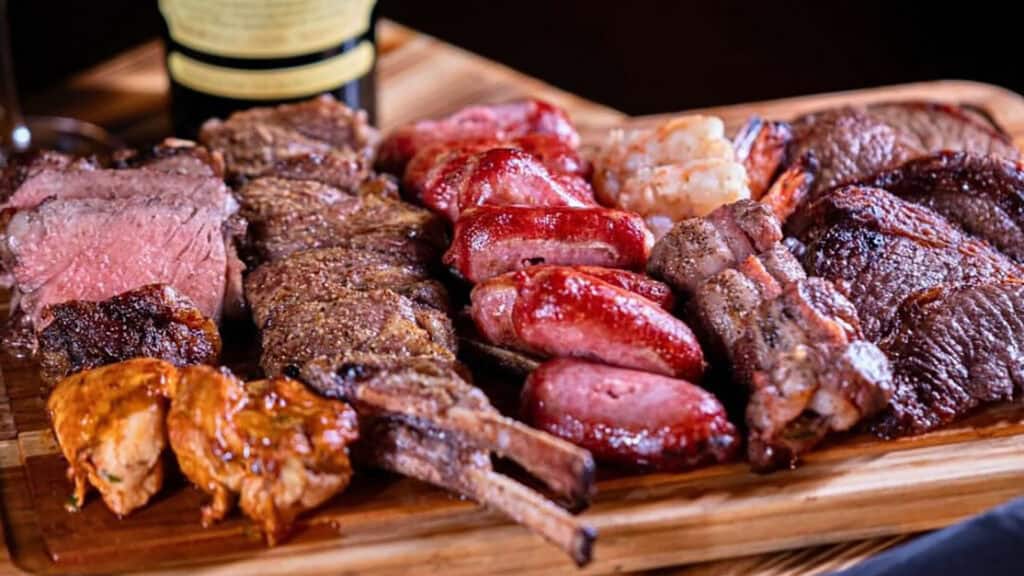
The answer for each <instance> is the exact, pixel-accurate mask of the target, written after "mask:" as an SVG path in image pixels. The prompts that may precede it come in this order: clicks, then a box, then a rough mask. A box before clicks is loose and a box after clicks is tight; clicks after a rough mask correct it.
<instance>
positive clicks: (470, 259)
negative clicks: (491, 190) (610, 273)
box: [444, 206, 654, 283]
mask: <svg viewBox="0 0 1024 576" xmlns="http://www.w3.org/2000/svg"><path fill="white" fill-rule="evenodd" d="M653 243H654V237H653V236H652V235H651V232H650V230H648V229H647V226H646V225H645V224H644V221H643V219H642V218H641V217H640V216H638V215H636V214H633V213H631V212H623V211H620V210H612V209H610V208H599V207H592V208H570V207H536V206H481V207H479V208H474V209H472V210H470V211H468V212H465V213H463V214H462V215H461V217H460V218H459V220H458V222H456V223H455V235H454V238H453V239H452V243H451V246H450V247H449V248H448V252H446V253H445V255H444V262H445V264H447V265H448V266H450V267H452V268H453V269H454V270H455V271H456V272H458V273H459V274H460V275H461V276H462V277H463V278H465V279H466V280H468V281H470V282H474V283H475V282H481V281H483V280H486V279H487V278H491V277H494V276H497V275H499V274H503V273H505V272H510V271H513V270H521V269H523V268H526V267H527V266H532V265H536V264H560V265H583V266H603V267H607V268H624V269H627V270H637V271H641V270H643V269H644V266H645V265H646V263H647V257H648V256H649V255H650V253H651V246H652V245H653Z"/></svg>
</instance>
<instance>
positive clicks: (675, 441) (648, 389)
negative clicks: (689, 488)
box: [522, 359, 740, 471]
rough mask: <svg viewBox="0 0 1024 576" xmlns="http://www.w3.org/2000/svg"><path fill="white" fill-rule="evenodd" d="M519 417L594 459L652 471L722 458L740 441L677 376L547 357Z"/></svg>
mask: <svg viewBox="0 0 1024 576" xmlns="http://www.w3.org/2000/svg"><path fill="white" fill-rule="evenodd" d="M522 414H523V419H524V420H526V421H527V422H528V423H530V424H531V425H533V426H535V427H536V428H539V429H541V430H544V431H546V432H548V433H550V434H553V435H555V436H558V437H560V438H563V439H565V440H567V441H569V442H572V443H573V444H576V445H577V446H580V447H582V448H585V449H587V450H589V451H590V452H591V453H592V454H593V455H594V457H595V458H597V459H598V460H603V461H605V462H612V463H616V464H621V465H627V466H636V467H642V468H649V469H656V470H673V471H675V470H684V469H687V468H692V467H694V466H700V465H702V464H711V463H716V462H723V461H726V460H728V459H730V458H731V457H732V456H733V455H734V454H735V453H736V451H737V449H738V448H739V445H740V440H739V437H738V435H737V433H736V429H735V428H734V427H733V425H732V423H730V422H729V420H728V418H727V417H726V414H725V409H724V408H723V407H722V404H721V403H720V402H719V401H718V399H717V398H715V397H714V395H712V394H711V393H709V392H707V391H706V390H704V389H703V388H700V387H698V386H695V385H693V384H690V383H689V382H686V381H685V380H678V379H674V378H667V377H665V376H659V375H657V374H648V373H646V372H639V371H635V370H627V369H623V368H614V367H611V366H604V365H601V364H593V363H590V362H586V361H582V360H574V359H558V360H551V361H550V362H547V363H545V364H543V365H541V367H540V368H538V369H537V370H535V371H534V372H533V373H531V374H530V376H529V378H527V380H526V386H525V387H524V388H523V398H522Z"/></svg>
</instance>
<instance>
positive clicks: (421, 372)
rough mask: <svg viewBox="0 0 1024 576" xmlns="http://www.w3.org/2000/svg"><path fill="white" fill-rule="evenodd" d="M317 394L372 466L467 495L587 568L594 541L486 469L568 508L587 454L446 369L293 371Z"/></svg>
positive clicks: (383, 363) (380, 358)
mask: <svg viewBox="0 0 1024 576" xmlns="http://www.w3.org/2000/svg"><path fill="white" fill-rule="evenodd" d="M302 377H303V379H304V380H305V381H306V382H308V383H310V384H311V385H312V386H313V387H314V388H316V389H317V390H319V391H320V392H321V393H323V394H325V395H327V396H329V397H336V398H341V399H343V400H345V401H347V402H350V403H352V405H353V406H354V407H355V408H356V410H357V411H358V412H359V415H360V419H361V421H362V423H363V430H364V431H365V432H364V438H366V439H367V442H368V443H367V444H366V445H365V446H364V451H365V452H364V454H365V457H366V458H367V459H368V460H369V461H370V462H371V463H374V464H376V465H378V466H381V467H383V468H385V469H387V470H392V471H395V472H398V473H401V474H405V475H409V476H412V477H414V478H418V479H420V480H424V481H427V482H430V483H433V484H435V485H438V486H441V487H444V488H448V489H450V490H453V491H455V492H458V493H460V494H464V495H467V496H469V497H472V498H474V499H476V500H477V501H479V502H481V503H483V504H486V505H489V506H492V507H494V508H496V509H498V510H501V511H502V512H504V513H506V514H508V515H509V516H511V517H512V518H513V519H515V520H516V521H517V522H521V523H523V524H525V525H527V526H528V527H530V528H531V529H533V530H534V531H536V532H537V533H539V534H541V535H542V536H544V537H545V538H547V539H548V540H549V541H551V542H552V543H554V544H556V545H557V546H559V547H560V548H562V549H563V550H565V551H567V552H568V553H569V554H570V555H571V556H572V558H573V559H574V560H575V561H576V562H577V563H579V564H584V563H586V562H587V561H589V559H590V552H591V546H592V543H593V540H594V538H595V536H596V533H595V532H594V531H593V530H592V529H591V528H589V527H586V526H583V525H580V524H579V523H577V522H576V521H574V520H573V519H572V518H571V517H570V516H569V515H567V514H566V513H565V512H564V511H562V510H561V509H559V508H558V507H556V506H554V505H553V504H551V503H550V502H548V501H546V500H545V499H544V498H542V497H541V496H540V495H538V494H536V493H535V492H533V491H532V490H529V489H528V488H525V487H524V486H522V485H520V484H518V483H516V482H513V481H511V480H510V479H508V478H506V477H504V476H501V475H500V474H497V473H495V472H494V471H493V470H492V469H491V462H490V458H489V455H488V453H489V452H492V451H493V452H495V453H497V454H499V455H502V456H507V457H509V458H512V459H513V460H515V461H516V462H518V463H519V464H521V465H522V466H523V467H524V468H526V469H527V470H529V471H530V472H532V473H533V474H535V475H537V476H538V477H539V478H541V479H542V480H544V481H545V482H546V483H547V484H548V486H550V487H551V488H552V489H553V490H555V491H556V492H557V493H558V494H560V495H561V496H563V497H566V498H568V499H569V501H570V503H571V504H572V505H573V506H578V505H580V504H582V503H583V502H585V500H586V499H587V498H588V497H589V495H590V492H591V490H592V485H591V483H592V481H593V476H594V463H593V461H592V459H591V456H590V453H589V452H587V451H585V450H581V449H579V448H576V447H575V446H572V445H571V444H568V443H567V442H564V441H562V440H559V439H557V438H555V437H553V436H549V435H547V434H545V433H542V432H539V431H537V430H533V429H531V428H529V427H527V426H524V425H522V424H519V423H518V422H516V421H514V420H511V419H508V418H504V417H502V416H501V415H500V414H498V413H497V411H495V410H494V408H492V407H491V405H490V403H489V402H488V401H487V398H486V397H485V396H484V395H483V393H482V392H481V391H480V390H479V389H477V388H474V387H473V386H470V385H469V384H467V383H466V382H465V381H464V380H463V379H462V378H461V377H460V375H459V373H458V372H457V371H456V370H455V369H454V368H453V366H452V365H451V363H449V362H444V361H439V360H437V359H436V358H423V357H408V356H406V357H387V356H384V355H379V354H370V355H367V354H344V355H341V356H338V357H334V358H327V357H323V358H319V359H317V360H314V361H313V362H310V363H307V364H306V365H305V366H304V367H303V368H302Z"/></svg>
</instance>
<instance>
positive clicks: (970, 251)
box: [798, 186, 1024, 342]
mask: <svg viewBox="0 0 1024 576" xmlns="http://www.w3.org/2000/svg"><path fill="white" fill-rule="evenodd" d="M805 216H806V218H804V223H803V230H801V231H800V233H799V236H798V237H799V239H800V240H801V241H802V242H803V243H804V244H805V246H806V251H805V252H804V256H803V264H804V267H805V268H806V269H807V273H808V275H811V276H820V277H822V278H826V279H828V280H831V281H832V282H833V283H834V284H835V285H836V287H837V288H838V289H839V291H840V292H842V293H843V294H844V295H845V296H846V297H848V298H849V299H850V300H851V301H852V302H853V303H854V305H855V306H856V307H857V311H858V312H859V315H860V321H861V325H862V326H863V328H864V335H865V337H866V338H867V339H868V340H870V341H874V342H877V341H878V340H880V339H881V338H883V337H884V336H886V335H887V334H889V333H890V332H891V331H892V330H893V328H894V327H895V326H896V325H897V314H896V312H897V309H898V308H899V306H900V304H901V303H902V302H903V301H904V300H905V299H906V298H907V297H908V296H910V295H911V294H914V293H916V292H919V291H921V290H926V289H929V288H933V287H935V286H939V285H942V284H954V285H956V284H962V283H979V282H982V283H987V282H991V281H993V280H999V279H1001V278H1007V277H1024V268H1022V267H1021V266H1020V265H1018V264H1016V263H1015V262H1013V261H1012V260H1011V259H1010V258H1008V257H1007V256H1005V255H1003V254H1002V253H1001V252H999V251H998V250H995V249H994V248H992V246H991V245H989V244H988V243H986V242H984V241H981V240H978V239H975V238H972V237H970V236H968V235H966V234H965V233H964V232H962V231H961V230H960V229H959V228H958V227H957V226H954V225H953V224H951V223H950V222H949V221H948V220H946V219H945V218H943V217H942V216H939V215H938V214H936V213H935V212H932V211H931V210H929V209H928V208H925V207H924V206H920V205H918V204H914V203H911V202H908V201H905V200H901V199H900V198H898V197H896V196H893V195H892V194H889V193H888V192H886V191H884V190H881V189H878V188H863V187H856V186H850V187H844V188H839V189H837V190H833V191H830V192H828V193H827V194H825V195H824V196H822V197H821V198H820V199H819V200H817V201H816V202H814V203H813V204H811V205H810V206H809V207H808V209H807V213H806V215H805Z"/></svg>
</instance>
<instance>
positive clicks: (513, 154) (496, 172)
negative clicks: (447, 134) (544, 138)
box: [403, 135, 596, 222]
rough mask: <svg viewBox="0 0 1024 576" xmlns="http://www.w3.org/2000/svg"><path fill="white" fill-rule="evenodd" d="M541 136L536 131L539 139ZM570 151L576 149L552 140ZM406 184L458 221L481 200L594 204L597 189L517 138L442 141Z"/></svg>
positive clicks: (410, 171)
mask: <svg viewBox="0 0 1024 576" xmlns="http://www.w3.org/2000/svg"><path fill="white" fill-rule="evenodd" d="M536 140H537V135H534V136H533V140H531V141H536ZM554 142H556V143H558V145H560V146H562V147H564V148H565V149H566V152H564V153H562V154H561V156H560V157H556V158H554V159H553V160H552V161H553V162H555V163H556V164H557V165H562V164H570V165H573V166H575V165H579V164H582V162H575V163H574V162H572V161H571V160H570V161H566V160H564V157H566V156H568V155H570V154H575V151H574V150H573V149H572V148H568V147H567V146H565V145H564V144H561V142H560V141H559V140H557V139H556V140H554ZM403 187H404V188H405V189H406V191H407V194H409V195H410V196H411V197H412V198H413V199H414V200H416V201H417V202H419V203H420V204H422V205H424V206H426V207H427V208H429V209H431V210H432V211H434V212H436V213H438V214H441V215H443V216H445V217H446V218H447V219H448V221H450V222H455V221H456V220H458V219H459V214H461V213H462V212H464V211H466V210H468V209H470V208H473V207H475V206H482V205H485V204H486V205H498V206H510V205H521V206H576V207H583V206H595V205H596V203H595V202H594V192H593V190H592V189H591V188H590V184H589V183H588V182H587V181H586V180H585V179H584V178H582V177H581V176H579V175H577V174H572V173H568V174H566V173H559V172H556V171H554V170H552V169H550V168H548V167H547V165H546V164H545V162H544V159H542V158H540V157H538V156H535V155H533V154H531V153H530V152H529V151H528V150H526V149H524V147H521V146H517V145H516V143H515V142H512V143H510V144H508V145H505V144H503V143H501V142H498V141H470V142H460V143H456V144H447V143H445V144H438V145H434V146H431V147H430V148H427V149H425V150H423V151H421V152H420V153H418V154H417V155H416V156H415V157H414V158H413V159H412V161H411V162H410V163H409V166H408V168H407V169H406V172H405V179H404V181H403Z"/></svg>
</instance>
